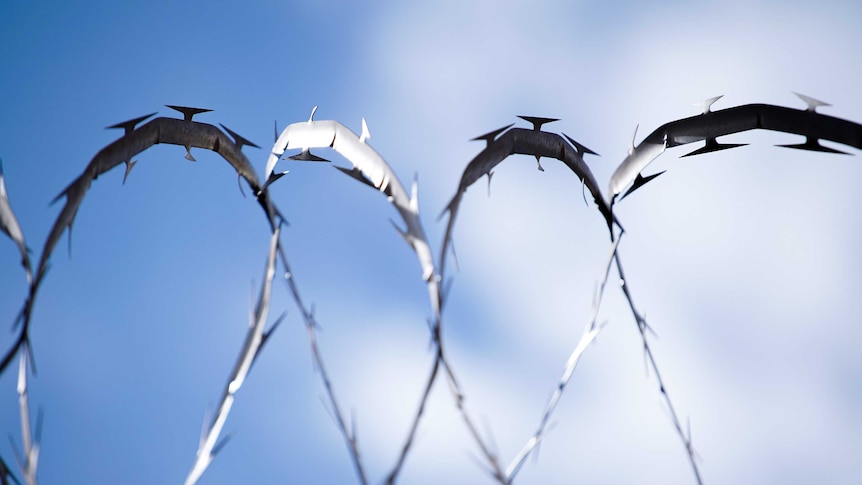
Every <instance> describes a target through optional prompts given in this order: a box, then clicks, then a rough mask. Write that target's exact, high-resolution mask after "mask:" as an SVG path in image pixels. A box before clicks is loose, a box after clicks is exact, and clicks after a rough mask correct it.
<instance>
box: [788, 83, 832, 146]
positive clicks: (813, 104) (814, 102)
mask: <svg viewBox="0 0 862 485" xmlns="http://www.w3.org/2000/svg"><path fill="white" fill-rule="evenodd" d="M791 92H792V93H793V94H795V95H796V96H797V97H798V98H799V99H801V100H802V101H804V102H805V104H806V105H808V107H807V108H805V111H811V112H812V113H814V112H816V111H817V108H819V107H821V106H832V105H831V104H829V103H827V102H825V101H820V100H819V99H815V98H812V97H811V96H806V95H804V94H800V93H797V92H796V91H791ZM779 146H784V145H779ZM839 153H844V152H839Z"/></svg>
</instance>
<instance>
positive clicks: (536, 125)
mask: <svg viewBox="0 0 862 485" xmlns="http://www.w3.org/2000/svg"><path fill="white" fill-rule="evenodd" d="M518 118H521V119H522V120H524V121H526V122H527V123H532V124H533V131H541V130H542V125H544V124H545V123H553V122H554V121H560V119H559V118H542V117H540V116H520V115H519V116H518Z"/></svg>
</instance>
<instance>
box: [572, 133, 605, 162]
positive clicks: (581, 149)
mask: <svg viewBox="0 0 862 485" xmlns="http://www.w3.org/2000/svg"><path fill="white" fill-rule="evenodd" d="M563 136H564V137H566V140H569V143H571V144H572V145H574V147H575V148H577V149H578V152H579V153H580V154H581V155H584V154H587V153H589V154H590V155H595V156H597V157H599V156H601V155H599V154H598V153H596V152H594V151H592V150H590V149H589V148H587V147H585V146H583V145H581V144H580V143H578V142H576V141H575V140H574V138H572V137H570V136H569V135H567V134H565V133H563Z"/></svg>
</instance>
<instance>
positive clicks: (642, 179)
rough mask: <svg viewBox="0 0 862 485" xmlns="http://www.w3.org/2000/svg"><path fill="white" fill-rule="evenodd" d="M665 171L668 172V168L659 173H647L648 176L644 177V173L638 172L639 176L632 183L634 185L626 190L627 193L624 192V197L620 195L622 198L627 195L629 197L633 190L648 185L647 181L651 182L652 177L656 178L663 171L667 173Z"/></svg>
mask: <svg viewBox="0 0 862 485" xmlns="http://www.w3.org/2000/svg"><path fill="white" fill-rule="evenodd" d="M665 172H666V170H662V171H661V172H659V173H654V174H652V175H647V176H646V177H644V176H643V175H641V174H638V176H637V177H635V181H634V183H632V186H631V187H629V190H627V191H626V193H625V194H623V196H622V197H620V200H623V199H625V198H626V197H628V196H629V194H631V193H632V192H634V191H635V190H637V189H639V188H641V187H643V186H644V185H646V184H647V182H649V181H650V180H652V179H654V178H656V177H658V176H659V175H661V174H663V173H665Z"/></svg>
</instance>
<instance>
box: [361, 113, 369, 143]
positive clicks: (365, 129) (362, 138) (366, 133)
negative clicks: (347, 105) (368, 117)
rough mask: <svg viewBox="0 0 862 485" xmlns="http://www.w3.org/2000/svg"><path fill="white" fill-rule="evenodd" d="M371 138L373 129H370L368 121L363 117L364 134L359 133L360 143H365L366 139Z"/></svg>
mask: <svg viewBox="0 0 862 485" xmlns="http://www.w3.org/2000/svg"><path fill="white" fill-rule="evenodd" d="M369 138H371V131H369V130H368V123H366V122H365V118H362V134H361V135H359V143H365V140H368V139H369Z"/></svg>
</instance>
